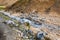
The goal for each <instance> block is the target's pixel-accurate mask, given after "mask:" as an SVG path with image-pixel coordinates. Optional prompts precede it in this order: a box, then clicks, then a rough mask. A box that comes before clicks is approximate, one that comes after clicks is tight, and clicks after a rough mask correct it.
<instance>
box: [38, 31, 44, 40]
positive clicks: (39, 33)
mask: <svg viewBox="0 0 60 40" xmlns="http://www.w3.org/2000/svg"><path fill="white" fill-rule="evenodd" d="M42 39H44V33H43V32H38V33H37V40H42Z"/></svg>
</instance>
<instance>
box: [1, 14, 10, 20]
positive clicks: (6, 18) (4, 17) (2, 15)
mask: <svg viewBox="0 0 60 40" xmlns="http://www.w3.org/2000/svg"><path fill="white" fill-rule="evenodd" d="M0 17H2V18H3V19H4V20H10V18H9V17H8V16H5V15H4V14H3V13H0Z"/></svg>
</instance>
